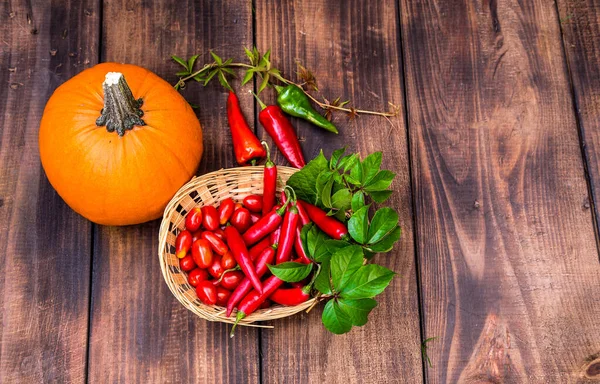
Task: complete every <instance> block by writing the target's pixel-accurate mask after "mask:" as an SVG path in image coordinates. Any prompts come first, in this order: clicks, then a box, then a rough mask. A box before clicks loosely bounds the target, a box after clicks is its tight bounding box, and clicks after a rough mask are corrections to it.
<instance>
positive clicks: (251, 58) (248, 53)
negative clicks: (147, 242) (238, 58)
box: [244, 47, 254, 64]
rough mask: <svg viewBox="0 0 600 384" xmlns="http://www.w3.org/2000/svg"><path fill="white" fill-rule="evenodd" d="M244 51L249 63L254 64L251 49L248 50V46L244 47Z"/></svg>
mask: <svg viewBox="0 0 600 384" xmlns="http://www.w3.org/2000/svg"><path fill="white" fill-rule="evenodd" d="M244 52H245V53H246V56H247V57H248V60H250V63H252V64H254V55H253V54H252V51H250V50H249V49H248V48H246V47H244Z"/></svg>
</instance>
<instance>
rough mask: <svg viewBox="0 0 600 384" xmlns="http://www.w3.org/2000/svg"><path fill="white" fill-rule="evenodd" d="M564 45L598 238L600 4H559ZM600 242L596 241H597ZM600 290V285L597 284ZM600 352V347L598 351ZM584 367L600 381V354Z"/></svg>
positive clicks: (569, 0) (581, 1) (583, 1)
mask: <svg viewBox="0 0 600 384" xmlns="http://www.w3.org/2000/svg"><path fill="white" fill-rule="evenodd" d="M557 5H558V10H559V21H560V24H561V30H562V36H563V45H564V50H565V53H566V58H567V64H568V68H569V74H570V79H571V85H572V88H573V96H574V101H575V105H574V106H575V113H576V115H577V120H578V124H579V129H580V135H581V140H582V148H583V153H584V156H585V162H586V165H587V172H588V174H587V176H588V178H589V186H590V190H591V195H592V199H591V201H590V202H589V203H588V202H584V205H585V206H586V207H590V206H591V207H592V209H593V211H594V213H595V221H596V236H598V201H599V200H600V195H599V193H600V156H599V153H600V152H599V151H600V145H599V140H600V76H599V75H598V74H599V73H600V4H599V3H598V2H595V1H589V0H578V1H574V0H562V1H557ZM597 239H598V238H596V240H597ZM598 285H599V286H600V283H598ZM597 351H598V352H600V346H598V347H597ZM588 360H589V363H587V362H586V364H584V365H583V372H584V375H585V376H586V377H588V378H595V379H596V380H598V379H600V353H597V354H596V356H595V358H594V357H593V356H590V358H589V359H588Z"/></svg>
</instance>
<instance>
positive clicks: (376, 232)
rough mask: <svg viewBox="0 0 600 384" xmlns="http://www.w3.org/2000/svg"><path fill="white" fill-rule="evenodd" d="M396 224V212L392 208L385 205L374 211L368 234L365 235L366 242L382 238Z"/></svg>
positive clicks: (374, 241)
mask: <svg viewBox="0 0 600 384" xmlns="http://www.w3.org/2000/svg"><path fill="white" fill-rule="evenodd" d="M397 226H398V213H396V211H394V210H393V209H392V208H389V207H385V208H381V209H379V210H378V211H377V212H375V215H374V216H373V219H372V220H371V225H370V226H369V234H368V235H367V238H368V239H369V240H367V244H374V243H376V242H378V241H379V240H381V239H383V238H384V237H385V236H387V235H388V234H389V233H390V232H392V231H393V230H394V228H396V227H397Z"/></svg>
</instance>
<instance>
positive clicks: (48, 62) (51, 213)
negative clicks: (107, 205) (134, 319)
mask: <svg viewBox="0 0 600 384" xmlns="http://www.w3.org/2000/svg"><path fill="white" fill-rule="evenodd" d="M98 4H99V3H98V2H97V1H95V0H87V1H81V2H74V1H64V2H52V3H51V2H46V1H2V2H1V3H0V311H1V312H0V313H1V314H0V319H1V322H2V326H1V327H0V382H1V383H40V382H61V383H83V382H84V381H85V365H86V362H85V356H86V339H87V331H88V327H87V323H88V305H89V274H90V260H91V255H90V239H91V232H90V231H91V225H90V224H89V222H88V221H86V220H85V219H83V218H82V217H80V216H79V215H77V214H76V213H75V212H73V211H72V210H71V209H70V208H69V207H68V206H67V205H66V204H65V203H64V202H63V201H62V199H61V198H60V197H59V196H58V195H57V194H56V192H55V191H54V190H53V189H52V187H51V186H50V184H49V182H48V180H47V179H46V176H45V174H44V172H43V170H42V167H41V164H40V159H39V150H38V127H39V121H40V119H41V116H42V112H43V109H44V105H45V103H46V101H47V100H48V98H49V97H50V95H51V94H52V92H53V91H54V89H55V88H56V87H57V86H58V85H60V84H61V83H62V82H64V81H65V80H67V79H68V78H70V77H71V76H73V75H74V74H76V73H78V72H79V71H81V70H82V69H84V68H86V67H89V66H90V65H93V64H94V63H95V62H96V61H97V58H98V50H97V48H98V20H99V17H98ZM72 26H77V28H74V27H72Z"/></svg>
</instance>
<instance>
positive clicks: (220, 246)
mask: <svg viewBox="0 0 600 384" xmlns="http://www.w3.org/2000/svg"><path fill="white" fill-rule="evenodd" d="M201 237H202V238H203V239H204V240H206V241H208V242H209V243H210V247H211V248H212V250H213V251H215V252H216V253H217V254H219V255H221V256H223V255H224V254H226V253H227V251H228V250H229V248H227V244H225V243H224V242H223V240H221V239H220V238H219V237H218V236H217V235H215V234H214V233H212V232H209V231H204V232H202V236H201Z"/></svg>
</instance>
